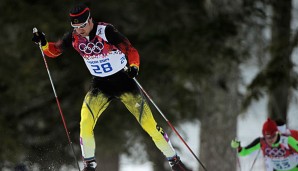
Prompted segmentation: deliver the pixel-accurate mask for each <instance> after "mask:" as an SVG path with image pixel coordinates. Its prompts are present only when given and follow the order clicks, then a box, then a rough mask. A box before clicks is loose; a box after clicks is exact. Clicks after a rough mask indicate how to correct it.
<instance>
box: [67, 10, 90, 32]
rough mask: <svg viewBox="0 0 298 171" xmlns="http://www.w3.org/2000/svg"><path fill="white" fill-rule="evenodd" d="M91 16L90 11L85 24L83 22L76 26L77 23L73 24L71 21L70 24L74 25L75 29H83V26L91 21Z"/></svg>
mask: <svg viewBox="0 0 298 171" xmlns="http://www.w3.org/2000/svg"><path fill="white" fill-rule="evenodd" d="M89 18H90V13H89V16H88V18H87V20H86V21H85V22H84V23H83V24H81V25H79V26H75V25H73V24H72V23H70V24H71V26H72V27H73V28H74V29H82V28H85V27H86V26H87V24H88V22H89Z"/></svg>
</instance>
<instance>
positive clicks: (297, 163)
mask: <svg viewBox="0 0 298 171" xmlns="http://www.w3.org/2000/svg"><path fill="white" fill-rule="evenodd" d="M262 133H263V137H259V138H256V139H255V140H254V141H253V142H252V143H251V144H249V145H248V146H246V147H241V145H240V141H237V140H232V142H231V146H232V148H235V149H238V154H239V155H240V156H246V155H249V154H251V153H252V152H254V151H256V150H262V152H263V155H264V158H265V163H266V169H267V171H282V170H283V171H298V141H297V140H296V139H295V138H293V137H292V136H285V135H281V134H280V132H279V131H278V129H277V125H276V123H275V122H274V121H273V120H271V119H269V118H268V120H267V121H266V122H265V123H264V125H263V129H262Z"/></svg>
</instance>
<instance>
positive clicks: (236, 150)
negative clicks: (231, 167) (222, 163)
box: [235, 137, 241, 171]
mask: <svg viewBox="0 0 298 171" xmlns="http://www.w3.org/2000/svg"><path fill="white" fill-rule="evenodd" d="M235 140H236V141H239V140H238V138H237V137H236V138H235ZM235 152H236V153H235V154H236V158H237V163H238V166H239V169H240V171H241V164H240V159H239V157H238V149H237V148H236V149H235Z"/></svg>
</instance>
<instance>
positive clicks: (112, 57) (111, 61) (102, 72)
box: [83, 51, 127, 77]
mask: <svg viewBox="0 0 298 171" xmlns="http://www.w3.org/2000/svg"><path fill="white" fill-rule="evenodd" d="M83 59H84V61H85V64H86V66H87V67H88V69H89V71H90V73H91V74H92V75H94V76H98V77H106V76H110V75H113V74H115V73H116V72H118V71H120V70H121V69H123V68H124V67H125V65H126V64H127V60H126V58H125V55H124V54H123V53H122V52H120V51H112V52H110V53H109V54H108V55H107V56H104V57H103V56H102V55H98V56H97V55H92V56H87V55H86V56H84V57H83Z"/></svg>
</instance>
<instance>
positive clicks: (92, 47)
mask: <svg viewBox="0 0 298 171" xmlns="http://www.w3.org/2000/svg"><path fill="white" fill-rule="evenodd" d="M103 48H104V45H103V44H102V43H101V42H97V43H96V44H94V43H92V42H89V43H88V44H87V45H86V44H85V43H81V44H80V45H79V49H80V50H81V51H82V52H84V53H85V54H88V55H89V54H91V53H96V54H97V53H100V52H101V50H102V49H103Z"/></svg>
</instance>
